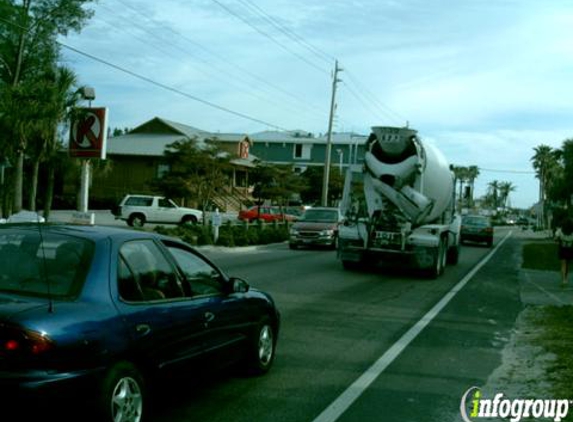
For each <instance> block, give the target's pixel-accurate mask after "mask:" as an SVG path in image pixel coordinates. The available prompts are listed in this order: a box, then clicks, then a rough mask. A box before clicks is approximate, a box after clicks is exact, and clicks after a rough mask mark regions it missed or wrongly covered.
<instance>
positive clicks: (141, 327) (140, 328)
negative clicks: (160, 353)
mask: <svg viewBox="0 0 573 422" xmlns="http://www.w3.org/2000/svg"><path fill="white" fill-rule="evenodd" d="M135 331H137V334H139V335H140V336H146V335H147V334H149V333H150V332H151V327H150V326H149V325H147V324H137V325H136V326H135Z"/></svg>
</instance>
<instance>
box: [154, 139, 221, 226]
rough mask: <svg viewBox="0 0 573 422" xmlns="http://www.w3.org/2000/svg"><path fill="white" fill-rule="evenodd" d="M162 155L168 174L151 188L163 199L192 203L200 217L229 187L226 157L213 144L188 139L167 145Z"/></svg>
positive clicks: (157, 180) (156, 181)
mask: <svg viewBox="0 0 573 422" xmlns="http://www.w3.org/2000/svg"><path fill="white" fill-rule="evenodd" d="M164 155H165V162H166V164H167V165H168V166H169V168H170V170H169V171H168V172H167V173H166V174H164V175H163V177H161V178H159V179H156V180H155V181H154V182H153V183H152V187H153V188H154V189H156V190H158V191H160V192H162V193H163V194H164V195H166V196H169V197H174V198H184V199H186V200H192V201H194V202H196V203H197V205H198V207H199V209H201V211H202V212H203V215H204V214H205V211H206V210H207V207H208V206H209V204H210V203H211V202H212V200H213V199H214V198H215V196H216V194H217V192H219V191H222V190H224V189H225V187H226V186H227V185H228V184H229V176H228V174H229V171H230V165H229V158H228V156H227V154H226V153H224V152H223V151H222V150H221V149H220V148H219V147H218V146H217V145H216V144H213V143H204V142H202V143H199V141H198V140H197V139H191V140H187V141H177V142H174V143H172V144H170V145H168V146H167V148H166V149H165V152H164ZM203 220H204V221H205V219H203Z"/></svg>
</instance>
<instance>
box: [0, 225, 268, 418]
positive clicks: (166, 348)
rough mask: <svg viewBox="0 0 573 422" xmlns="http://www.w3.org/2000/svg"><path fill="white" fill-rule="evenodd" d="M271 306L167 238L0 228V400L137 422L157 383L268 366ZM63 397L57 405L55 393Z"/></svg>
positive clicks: (61, 228)
mask: <svg viewBox="0 0 573 422" xmlns="http://www.w3.org/2000/svg"><path fill="white" fill-rule="evenodd" d="M278 330H279V312H278V311H277V309H276V307H275V305H274V302H273V300H272V298H271V297H270V296H269V295H268V294H266V293H263V292H261V291H258V290H255V289H252V288H250V287H249V285H248V284H247V282H246V281H244V280H242V279H239V278H233V277H228V276H227V275H225V273H223V272H222V271H221V270H220V269H219V268H217V266H215V265H214V264H213V263H212V262H210V261H209V260H208V259H207V258H206V257H204V256H202V255H201V254H200V253H199V252H197V251H196V250H195V249H193V248H192V247H191V246H189V245H187V244H186V243H183V242H181V241H180V240H178V239H174V238H169V237H164V236H160V235H156V234H152V233H145V232H137V231H131V230H127V229H119V228H111V227H90V226H72V225H44V224H42V225H33V224H30V225H28V224H24V225H6V226H2V227H0V394H2V396H3V397H4V398H5V397H6V396H5V394H8V395H10V394H12V395H20V396H21V395H22V394H26V395H27V394H28V393H30V394H31V395H33V396H35V395H40V396H43V395H45V394H47V393H54V392H57V393H58V394H56V395H55V396H54V397H55V399H56V400H58V398H59V399H60V400H63V397H66V396H68V394H69V393H72V392H73V393H76V394H77V393H80V394H83V395H85V397H97V402H98V409H97V410H98V411H99V412H100V413H101V416H100V418H99V420H103V421H130V422H138V421H140V420H141V419H142V417H143V416H144V415H145V414H146V413H147V409H148V398H147V393H148V392H149V389H148V388H147V387H148V386H149V385H150V384H151V383H152V382H153V381H156V380H157V379H158V377H160V376H170V375H171V374H180V373H184V372H183V371H188V370H189V369H191V368H197V367H202V368H204V367H205V366H207V367H208V368H214V367H218V366H223V365H225V366H227V365H229V364H235V363H236V364H238V365H239V366H242V367H243V368H244V369H246V370H248V371H249V372H250V373H257V374H261V373H265V372H266V371H268V370H269V368H270V367H271V364H272V362H273V359H274V356H275V347H276V341H277V335H278ZM59 393H64V394H59Z"/></svg>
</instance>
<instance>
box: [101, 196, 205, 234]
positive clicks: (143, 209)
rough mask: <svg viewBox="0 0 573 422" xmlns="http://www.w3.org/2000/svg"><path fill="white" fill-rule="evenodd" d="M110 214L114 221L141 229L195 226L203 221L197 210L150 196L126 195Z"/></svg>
mask: <svg viewBox="0 0 573 422" xmlns="http://www.w3.org/2000/svg"><path fill="white" fill-rule="evenodd" d="M112 212H113V214H114V215H115V218H116V219H119V220H124V221H126V222H127V224H128V225H130V226H132V227H143V225H144V224H145V223H164V224H197V223H198V222H200V221H202V220H203V214H202V213H201V211H199V210H196V209H193V208H184V207H180V206H178V205H177V204H175V202H173V201H172V200H171V199H168V198H165V197H162V196H152V195H126V196H125V197H124V198H123V199H122V200H121V202H120V203H119V206H118V207H117V209H115V210H112Z"/></svg>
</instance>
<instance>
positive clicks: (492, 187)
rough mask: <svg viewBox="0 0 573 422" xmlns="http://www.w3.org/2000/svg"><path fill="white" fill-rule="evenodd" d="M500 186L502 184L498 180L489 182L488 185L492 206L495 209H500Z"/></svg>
mask: <svg viewBox="0 0 573 422" xmlns="http://www.w3.org/2000/svg"><path fill="white" fill-rule="evenodd" d="M499 185H500V182H499V181H497V180H493V181H491V182H489V183H488V185H487V186H488V191H489V195H490V197H491V201H492V205H493V207H494V208H495V209H497V208H498V207H499Z"/></svg>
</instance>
